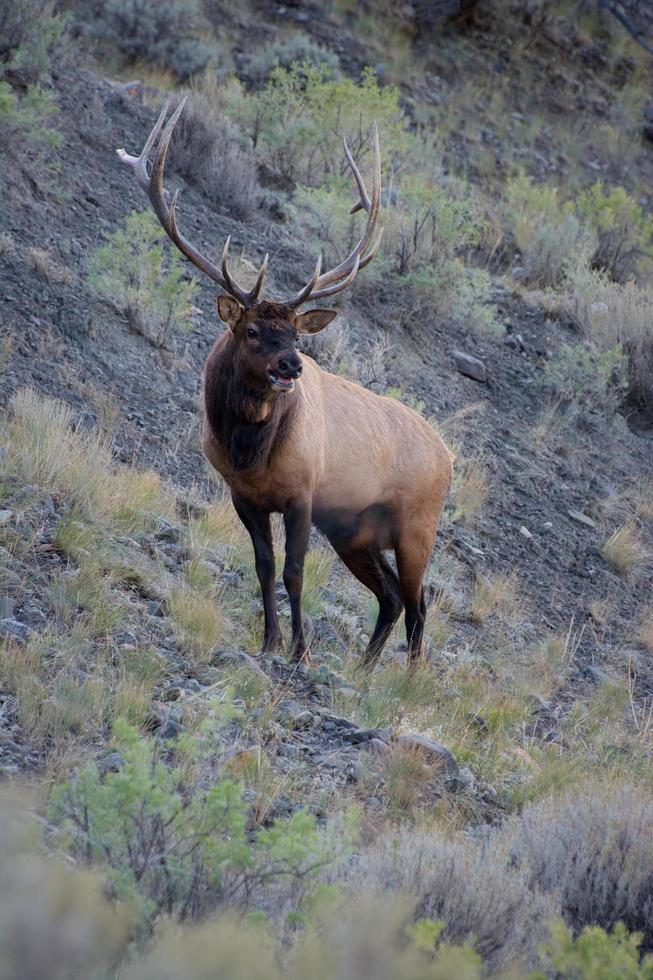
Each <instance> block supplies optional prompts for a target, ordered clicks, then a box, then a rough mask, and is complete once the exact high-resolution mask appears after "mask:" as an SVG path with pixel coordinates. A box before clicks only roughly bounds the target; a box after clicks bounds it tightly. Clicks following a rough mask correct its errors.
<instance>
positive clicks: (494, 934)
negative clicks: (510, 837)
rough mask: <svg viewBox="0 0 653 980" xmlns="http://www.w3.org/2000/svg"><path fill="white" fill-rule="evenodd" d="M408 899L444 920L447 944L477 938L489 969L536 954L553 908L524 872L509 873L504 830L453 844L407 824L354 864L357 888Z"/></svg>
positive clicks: (425, 914)
mask: <svg viewBox="0 0 653 980" xmlns="http://www.w3.org/2000/svg"><path fill="white" fill-rule="evenodd" d="M363 883H365V884H367V885H368V886H369V887H374V888H378V889H380V890H381V892H382V893H385V894H393V895H397V894H400V895H405V896H409V897H410V898H411V899H412V901H413V907H414V916H415V918H417V919H419V918H428V919H433V920H436V921H442V922H443V923H444V933H443V936H444V938H445V939H446V940H447V941H453V942H464V941H466V940H468V939H470V938H471V936H472V935H473V936H474V939H475V943H474V945H475V948H476V950H477V951H478V952H479V953H480V954H481V956H482V957H483V958H484V960H486V962H487V965H488V966H489V968H490V970H491V971H497V970H500V969H501V968H502V967H504V968H507V967H508V966H510V965H513V964H514V962H515V961H516V960H519V959H520V958H521V957H522V956H524V957H527V956H529V954H530V957H532V956H533V955H534V953H535V949H536V946H537V942H538V939H539V938H541V937H542V936H543V935H544V934H545V928H546V927H545V922H544V920H545V919H546V918H547V917H548V916H549V915H552V914H553V912H554V905H553V903H552V902H548V901H547V900H545V899H540V898H539V897H538V896H536V895H535V894H534V893H532V892H531V891H529V889H528V887H527V878H526V874H525V873H524V872H523V871H511V870H510V852H509V850H508V848H507V847H506V845H505V842H504V841H502V839H501V837H500V836H499V835H498V834H495V835H493V837H492V840H491V842H489V843H488V845H487V846H485V847H484V846H483V845H482V844H479V843H478V842H474V841H469V842H462V841H461V842H460V843H455V842H447V841H445V840H443V839H442V838H441V837H438V836H437V835H435V834H433V833H425V832H419V831H414V830H410V829H406V830H404V831H402V832H401V833H400V834H399V835H397V837H395V838H391V839H389V840H384V841H382V842H381V843H380V844H379V845H378V847H376V848H373V849H371V850H370V851H369V852H368V853H367V854H366V855H364V856H363V857H362V858H361V859H360V860H359V862H358V864H357V865H356V866H355V867H354V869H353V876H352V882H351V887H352V889H356V890H359V889H361V887H362V885H363Z"/></svg>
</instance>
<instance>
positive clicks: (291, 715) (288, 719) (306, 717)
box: [279, 701, 313, 728]
mask: <svg viewBox="0 0 653 980" xmlns="http://www.w3.org/2000/svg"><path fill="white" fill-rule="evenodd" d="M279 714H280V716H281V720H282V721H283V723H284V724H285V725H286V727H287V728H309V727H310V726H311V724H312V723H313V712H312V711H309V710H308V708H302V706H301V705H300V704H298V703H297V702H296V701H282V702H281V704H280V705H279Z"/></svg>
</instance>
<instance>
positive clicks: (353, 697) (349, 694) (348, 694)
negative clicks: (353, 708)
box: [338, 687, 360, 701]
mask: <svg viewBox="0 0 653 980" xmlns="http://www.w3.org/2000/svg"><path fill="white" fill-rule="evenodd" d="M338 694H339V695H340V697H341V698H343V699H344V700H345V701H360V694H359V692H358V691H357V690H356V688H355V687H339V688H338Z"/></svg>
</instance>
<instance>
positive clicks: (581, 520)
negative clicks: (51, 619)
mask: <svg viewBox="0 0 653 980" xmlns="http://www.w3.org/2000/svg"><path fill="white" fill-rule="evenodd" d="M567 513H568V515H569V517H571V519H572V521H576V523H577V524H584V525H585V527H596V524H595V523H594V521H593V520H592V518H591V517H588V516H587V514H583V512H582V511H581V510H568V511H567Z"/></svg>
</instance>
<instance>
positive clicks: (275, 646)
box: [231, 494, 283, 653]
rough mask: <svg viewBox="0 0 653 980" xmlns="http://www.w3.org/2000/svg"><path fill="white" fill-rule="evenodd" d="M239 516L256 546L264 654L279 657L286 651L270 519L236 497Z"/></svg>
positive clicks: (262, 649) (235, 504) (235, 503)
mask: <svg viewBox="0 0 653 980" xmlns="http://www.w3.org/2000/svg"><path fill="white" fill-rule="evenodd" d="M231 499H232V500H233V502H234V507H235V508H236V513H237V514H238V516H239V517H240V519H241V521H242V522H243V524H244V525H245V527H246V528H247V530H248V532H249V536H250V537H251V539H252V544H253V546H254V560H255V564H256V574H257V576H258V580H259V584H260V586H261V596H262V598H263V615H264V617H265V626H264V633H263V646H262V648H261V653H278V652H280V651H282V650H283V636H282V635H281V630H280V629H279V620H278V618H277V602H276V598H275V595H274V548H273V546H272V528H271V527H270V515H269V514H267V513H265V511H261V510H257V508H256V507H252V505H251V504H248V503H247V501H246V500H243V498H242V497H236V496H235V495H233V494H232V498H231Z"/></svg>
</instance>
